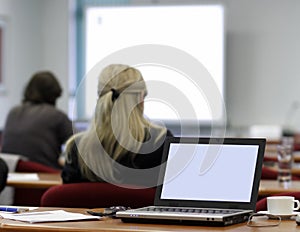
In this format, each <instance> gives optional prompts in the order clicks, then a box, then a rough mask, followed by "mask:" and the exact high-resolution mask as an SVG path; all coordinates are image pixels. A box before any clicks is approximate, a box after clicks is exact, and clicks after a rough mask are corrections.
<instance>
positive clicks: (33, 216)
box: [0, 210, 101, 223]
mask: <svg viewBox="0 0 300 232" xmlns="http://www.w3.org/2000/svg"><path fill="white" fill-rule="evenodd" d="M0 216H1V217H3V218H6V219H12V220H17V221H23V222H29V223H37V222H59V221H60V222H63V221H77V220H95V219H97V220H98V219H100V218H101V217H99V216H92V215H85V214H81V213H70V212H66V211H64V210H52V211H39V212H28V213H16V214H8V213H2V212H1V213H0Z"/></svg>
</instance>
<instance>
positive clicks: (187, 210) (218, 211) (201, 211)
mask: <svg viewBox="0 0 300 232" xmlns="http://www.w3.org/2000/svg"><path fill="white" fill-rule="evenodd" d="M140 210H141V211H148V212H162V213H163V212H176V213H177V212H178V213H195V214H232V213H237V212H240V210H229V209H201V208H199V209H198V208H181V207H147V208H141V209H140Z"/></svg>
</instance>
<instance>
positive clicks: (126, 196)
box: [40, 182, 155, 208]
mask: <svg viewBox="0 0 300 232" xmlns="http://www.w3.org/2000/svg"><path fill="white" fill-rule="evenodd" d="M129 187H130V186H128V187H126V188H125V187H119V186H116V185H113V184H110V183H102V182H84V183H72V184H62V185H58V186H53V187H51V188H49V189H48V190H47V191H46V192H45V193H44V195H43V196H42V198H41V203H40V205H41V206H43V207H73V208H74V207H78V208H80V207H83V208H105V207H110V206H126V207H131V208H139V207H143V206H148V205H153V203H154V196H155V188H145V189H137V188H135V189H134V188H129Z"/></svg>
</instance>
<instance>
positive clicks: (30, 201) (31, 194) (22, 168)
mask: <svg viewBox="0 0 300 232" xmlns="http://www.w3.org/2000/svg"><path fill="white" fill-rule="evenodd" d="M16 172H45V173H59V172H60V170H57V169H54V168H51V167H48V166H45V165H43V164H40V163H36V162H32V161H25V160H19V161H18V164H17V166H16ZM46 190H47V189H30V188H15V191H14V205H23V206H39V205H40V201H41V197H42V195H43V194H44V192H45V191H46Z"/></svg>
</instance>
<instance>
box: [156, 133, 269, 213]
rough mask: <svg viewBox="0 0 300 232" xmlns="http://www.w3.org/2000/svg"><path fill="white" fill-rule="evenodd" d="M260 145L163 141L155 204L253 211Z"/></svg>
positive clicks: (243, 141) (212, 140)
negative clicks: (161, 163)
mask: <svg viewBox="0 0 300 232" xmlns="http://www.w3.org/2000/svg"><path fill="white" fill-rule="evenodd" d="M265 144H266V140H265V139H263V138H179V137H175V138H174V137H172V138H167V140H166V142H165V147H164V154H163V162H164V164H163V165H162V166H161V171H160V178H159V183H160V185H159V186H158V187H157V191H156V196H155V205H160V206H183V207H184V206H187V207H206V208H222V209H223V208H230V209H250V210H255V205H256V200H257V195H258V188H259V181H260V177H261V170H262V163H263V156H264V151H265ZM161 183H162V184H161Z"/></svg>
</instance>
